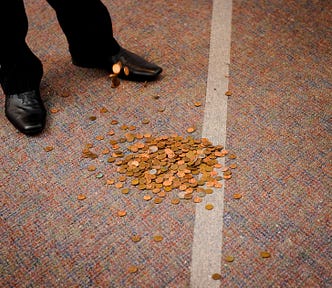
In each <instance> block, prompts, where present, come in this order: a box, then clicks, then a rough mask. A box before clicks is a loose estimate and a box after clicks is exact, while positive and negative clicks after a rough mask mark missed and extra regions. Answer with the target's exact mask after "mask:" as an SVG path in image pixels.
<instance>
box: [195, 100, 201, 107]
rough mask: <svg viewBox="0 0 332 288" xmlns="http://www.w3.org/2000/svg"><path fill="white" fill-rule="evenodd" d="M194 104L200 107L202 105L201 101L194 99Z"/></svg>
mask: <svg viewBox="0 0 332 288" xmlns="http://www.w3.org/2000/svg"><path fill="white" fill-rule="evenodd" d="M194 105H195V106H196V107H200V106H202V102H199V101H196V102H194Z"/></svg>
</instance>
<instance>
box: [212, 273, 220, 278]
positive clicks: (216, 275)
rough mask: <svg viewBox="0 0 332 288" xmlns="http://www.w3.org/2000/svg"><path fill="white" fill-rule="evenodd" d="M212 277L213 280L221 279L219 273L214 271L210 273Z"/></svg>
mask: <svg viewBox="0 0 332 288" xmlns="http://www.w3.org/2000/svg"><path fill="white" fill-rule="evenodd" d="M212 279H213V280H220V279H221V275H220V274H219V273H214V274H212Z"/></svg>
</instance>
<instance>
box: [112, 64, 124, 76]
mask: <svg viewBox="0 0 332 288" xmlns="http://www.w3.org/2000/svg"><path fill="white" fill-rule="evenodd" d="M121 68H122V64H121V62H120V61H119V62H117V63H115V64H114V65H113V66H112V71H113V73H114V74H119V73H120V72H121Z"/></svg>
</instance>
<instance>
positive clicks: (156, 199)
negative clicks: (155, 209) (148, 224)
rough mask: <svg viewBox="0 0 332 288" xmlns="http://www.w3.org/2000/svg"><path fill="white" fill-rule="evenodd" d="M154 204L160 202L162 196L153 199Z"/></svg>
mask: <svg viewBox="0 0 332 288" xmlns="http://www.w3.org/2000/svg"><path fill="white" fill-rule="evenodd" d="M153 202H154V203H155V204H160V203H161V202H163V199H162V198H159V197H157V198H155V199H154V201H153Z"/></svg>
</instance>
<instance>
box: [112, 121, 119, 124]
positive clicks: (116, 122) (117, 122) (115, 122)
mask: <svg viewBox="0 0 332 288" xmlns="http://www.w3.org/2000/svg"><path fill="white" fill-rule="evenodd" d="M111 124H112V125H117V124H119V121H118V120H112V121H111Z"/></svg>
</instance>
